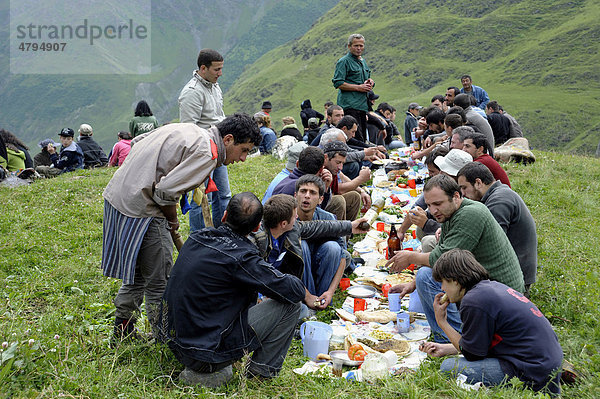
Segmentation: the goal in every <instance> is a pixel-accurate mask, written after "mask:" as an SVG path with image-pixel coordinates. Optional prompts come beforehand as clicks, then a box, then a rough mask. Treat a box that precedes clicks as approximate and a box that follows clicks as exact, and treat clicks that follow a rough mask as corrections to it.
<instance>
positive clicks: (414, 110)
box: [404, 103, 423, 145]
mask: <svg viewBox="0 0 600 399" xmlns="http://www.w3.org/2000/svg"><path fill="white" fill-rule="evenodd" d="M421 108H423V107H421V106H420V105H419V104H417V103H410V104H408V110H407V111H406V119H404V142H405V143H406V145H409V144H410V143H412V142H413V138H412V132H413V130H414V129H415V128H416V127H417V122H418V117H419V111H420V110H421Z"/></svg>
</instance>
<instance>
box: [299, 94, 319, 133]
mask: <svg viewBox="0 0 600 399" xmlns="http://www.w3.org/2000/svg"><path fill="white" fill-rule="evenodd" d="M300 109H301V110H302V111H300V119H302V126H304V129H305V130H306V129H308V120H309V119H310V118H318V119H319V124H321V122H322V121H323V119H325V116H324V115H323V114H322V113H320V112H317V111H315V110H314V109H312V104H311V103H310V100H304V101H302V104H300Z"/></svg>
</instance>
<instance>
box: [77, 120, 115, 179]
mask: <svg viewBox="0 0 600 399" xmlns="http://www.w3.org/2000/svg"><path fill="white" fill-rule="evenodd" d="M78 132H79V143H78V144H79V147H81V150H82V151H83V163H84V166H85V168H86V169H88V168H95V167H97V166H106V164H107V163H108V157H107V156H106V154H105V153H104V150H103V149H102V147H100V145H99V144H98V143H96V141H95V140H94V139H93V138H92V135H93V134H94V132H93V131H92V127H91V126H90V125H88V124H87V123H84V124H82V125H81V126H79V131H78Z"/></svg>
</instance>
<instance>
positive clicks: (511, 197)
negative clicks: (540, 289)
mask: <svg viewBox="0 0 600 399" xmlns="http://www.w3.org/2000/svg"><path fill="white" fill-rule="evenodd" d="M458 185H459V186H460V190H461V191H462V194H463V196H464V197H467V198H469V199H472V200H474V201H480V202H483V203H484V204H485V206H487V207H488V209H489V210H490V212H491V213H492V215H493V216H494V219H496V221H497V222H498V223H499V224H500V227H502V230H504V232H505V233H506V236H507V237H508V240H509V241H510V243H511V245H512V247H513V249H514V250H515V253H516V254H517V258H519V264H520V265H521V271H522V272H523V279H524V280H525V295H526V296H527V297H529V290H530V288H531V285H532V284H533V283H535V279H536V277H535V276H536V273H537V233H536V231H535V221H534V220H533V217H532V216H531V212H529V208H527V205H525V202H523V199H521V197H520V196H519V194H517V193H515V192H514V191H513V190H511V189H510V187H508V186H507V185H505V184H502V183H501V182H500V181H497V180H494V176H493V175H492V172H490V170H489V169H488V167H487V166H485V165H483V164H482V163H479V162H472V163H469V164H467V165H465V166H463V167H462V168H461V170H460V171H459V172H458Z"/></svg>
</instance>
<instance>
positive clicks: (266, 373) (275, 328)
mask: <svg viewBox="0 0 600 399" xmlns="http://www.w3.org/2000/svg"><path fill="white" fill-rule="evenodd" d="M299 314H300V303H292V304H284V303H281V302H277V301H275V300H274V299H266V300H264V301H262V302H261V303H259V304H258V305H254V306H252V307H251V308H250V309H249V310H248V324H249V325H250V327H252V329H253V330H254V332H255V333H256V336H257V337H258V340H259V341H260V345H261V346H260V348H258V349H256V350H255V351H254V352H253V354H252V357H251V359H250V363H249V366H248V371H249V372H250V373H251V374H254V375H260V376H262V377H267V378H268V377H275V376H276V375H277V374H278V373H279V371H280V370H281V366H282V365H283V361H284V359H285V355H286V354H287V351H288V349H289V347H290V344H291V343H292V338H293V336H294V329H295V328H296V324H297V322H298V315H299ZM171 348H172V349H173V348H174V349H173V352H174V354H175V357H176V358H177V360H179V361H180V362H181V363H182V364H183V365H185V366H186V367H189V368H191V369H192V370H194V371H196V372H198V373H214V372H216V371H219V370H221V369H223V368H225V367H227V366H229V365H230V364H232V363H234V362H235V361H236V360H237V359H231V360H230V361H226V362H222V363H206V362H202V361H200V360H196V359H194V358H192V357H190V356H189V355H188V354H187V352H185V351H184V350H181V349H180V348H179V347H177V346H173V347H171Z"/></svg>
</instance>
